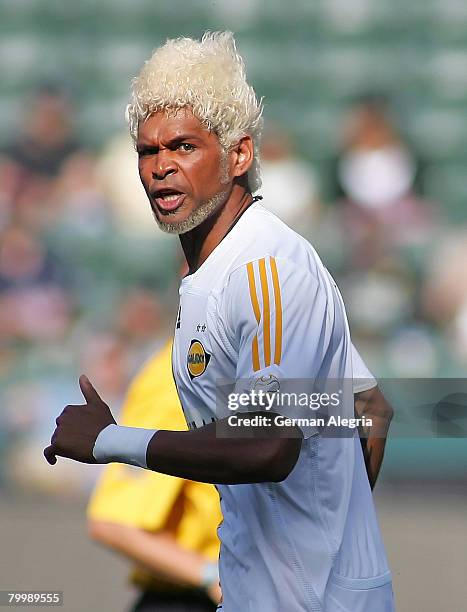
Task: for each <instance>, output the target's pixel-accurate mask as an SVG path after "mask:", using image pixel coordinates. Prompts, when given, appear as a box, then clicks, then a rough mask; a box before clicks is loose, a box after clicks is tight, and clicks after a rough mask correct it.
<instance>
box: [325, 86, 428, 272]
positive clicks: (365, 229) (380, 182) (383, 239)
mask: <svg viewBox="0 0 467 612" xmlns="http://www.w3.org/2000/svg"><path fill="white" fill-rule="evenodd" d="M336 172H337V175H336V180H337V184H338V192H340V193H341V194H342V195H343V198H344V199H343V201H342V202H341V203H340V206H341V209H342V214H343V216H344V223H345V227H346V231H348V232H350V235H349V236H348V238H349V240H350V241H351V244H350V248H351V252H352V262H353V263H354V264H355V265H357V266H360V265H363V266H366V265H372V263H374V261H375V259H377V258H379V257H382V256H385V255H391V254H392V253H393V252H394V249H396V250H397V249H399V248H401V247H404V246H410V245H417V244H424V243H426V242H427V240H428V239H429V238H430V237H431V235H432V231H433V222H434V211H433V208H432V206H431V205H430V204H429V203H428V202H426V201H425V200H423V199H421V197H420V196H419V195H418V194H417V192H416V190H417V181H416V179H417V175H418V174H419V172H420V165H419V162H418V160H417V159H416V158H415V156H414V154H413V153H412V151H411V150H410V148H409V146H408V145H407V143H406V142H404V140H403V139H402V137H401V136H400V134H399V133H398V130H397V128H396V126H395V125H394V123H393V121H392V120H391V118H390V115H389V109H388V106H387V103H386V101H385V100H384V98H382V97H379V96H370V97H365V98H364V99H363V100H362V101H360V102H359V103H357V105H356V106H354V107H352V108H351V109H350V111H349V112H348V114H347V117H346V119H345V122H344V126H343V132H342V138H341V152H340V154H339V156H338V159H337V168H336Z"/></svg>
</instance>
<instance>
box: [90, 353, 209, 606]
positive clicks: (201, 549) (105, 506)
mask: <svg viewBox="0 0 467 612" xmlns="http://www.w3.org/2000/svg"><path fill="white" fill-rule="evenodd" d="M171 348H172V347H171V343H170V342H168V343H167V344H166V346H165V347H164V348H163V349H162V351H161V352H160V353H159V354H157V355H155V356H154V357H153V358H152V359H151V360H150V361H149V362H148V363H147V365H146V366H145V367H144V368H143V369H142V370H141V372H140V373H139V374H138V375H137V377H136V378H135V380H134V381H133V383H132V385H131V387H130V390H129V392H128V396H127V399H126V402H125V405H124V407H123V411H122V422H123V423H125V424H126V425H129V426H135V427H150V428H152V427H157V428H163V429H177V430H183V429H186V424H185V419H184V417H183V412H182V410H181V407H180V402H179V399H178V396H177V391H176V389H175V384H174V381H173V376H172V369H171ZM88 519H89V531H90V534H91V537H92V538H93V539H95V540H97V541H99V542H101V543H102V544H104V545H105V546H107V547H109V548H111V549H113V550H115V551H117V552H119V553H121V554H123V555H124V556H126V557H127V558H128V559H130V560H132V561H133V562H134V565H135V570H134V571H133V574H132V582H133V583H134V584H136V586H138V587H139V588H140V589H141V592H142V594H141V597H140V598H139V600H138V601H137V603H136V605H135V607H134V608H133V610H134V612H152V611H154V612H156V611H157V612H165V611H167V612H168V611H172V612H185V611H187V612H188V611H190V612H198V611H199V612H204V611H211V610H215V609H216V605H215V603H218V601H219V599H220V589H219V585H218V573H217V559H218V554H219V541H218V539H217V535H216V529H217V526H218V524H219V522H220V520H221V514H220V507H219V496H218V494H217V492H216V490H215V488H214V487H213V486H212V485H209V484H205V483H200V482H192V481H189V480H183V479H181V478H175V477H173V476H166V475H165V474H160V473H156V472H150V471H144V472H143V471H141V470H140V469H138V468H135V467H133V466H128V465H123V464H119V463H113V464H111V465H108V466H107V467H106V468H105V471H104V472H103V474H102V477H101V479H100V481H99V482H98V484H97V487H96V489H95V491H94V494H93V496H92V498H91V502H90V504H89V508H88Z"/></svg>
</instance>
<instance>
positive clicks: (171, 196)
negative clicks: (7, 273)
mask: <svg viewBox="0 0 467 612" xmlns="http://www.w3.org/2000/svg"><path fill="white" fill-rule="evenodd" d="M185 196H186V194H185V193H181V192H180V191H175V190H174V189H161V190H159V191H156V192H155V194H154V201H155V202H156V204H157V208H158V209H159V210H160V211H161V212H162V213H170V212H173V211H175V210H176V209H177V208H179V206H181V205H182V203H183V200H184V199H185Z"/></svg>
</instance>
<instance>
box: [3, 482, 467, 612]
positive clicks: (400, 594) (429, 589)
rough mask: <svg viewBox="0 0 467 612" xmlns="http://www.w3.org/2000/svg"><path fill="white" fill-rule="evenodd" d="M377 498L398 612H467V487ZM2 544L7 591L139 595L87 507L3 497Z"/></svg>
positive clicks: (93, 610)
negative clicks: (93, 535)
mask: <svg viewBox="0 0 467 612" xmlns="http://www.w3.org/2000/svg"><path fill="white" fill-rule="evenodd" d="M376 499H377V505H378V512H379V517H380V522H381V527H382V531H383V534H384V538H385V542H386V546H387V550H388V554H389V558H390V562H391V568H392V571H393V575H394V587H395V591H396V600H397V610H398V612H441V611H442V612H465V610H466V609H467V604H466V602H467V582H466V580H465V576H466V575H467V487H466V486H465V483H463V485H462V484H461V483H458V484H452V483H451V484H449V483H448V484H446V483H445V484H429V485H427V484H424V485H423V484H421V483H405V484H404V485H401V484H396V483H388V482H386V483H381V484H380V485H379V486H378V491H377V493H376ZM0 542H1V544H0V567H1V570H0V590H10V589H16V590H19V589H28V590H33V589H37V590H42V591H44V590H61V591H64V602H65V603H64V606H63V608H62V610H64V612H85V611H89V612H123V611H125V610H126V609H127V607H128V604H129V603H130V602H131V601H132V599H133V597H134V593H133V592H132V590H131V589H130V588H129V587H128V586H127V585H126V573H127V568H126V564H125V562H124V561H122V560H120V559H117V558H116V557H115V556H114V555H112V554H110V553H108V552H107V551H105V550H103V549H102V548H99V547H97V546H96V545H95V544H93V543H91V542H89V541H88V539H87V537H86V527H85V520H84V503H83V502H76V501H67V502H65V501H56V500H51V499H50V498H45V497H38V496H25V495H24V494H21V495H19V494H14V493H6V492H5V491H4V492H3V495H2V496H1V498H0ZM14 609H15V610H17V611H18V612H19V611H21V610H24V611H27V610H28V611H30V610H31V609H32V608H26V607H24V608H23V607H15V608H14ZM40 609H41V610H53V609H57V608H50V607H41V608H40ZM59 609H60V608H59ZM258 612H269V611H258ZM284 612H286V611H284Z"/></svg>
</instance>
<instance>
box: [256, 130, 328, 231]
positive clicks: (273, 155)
mask: <svg viewBox="0 0 467 612" xmlns="http://www.w3.org/2000/svg"><path fill="white" fill-rule="evenodd" d="M261 181H262V184H261V188H260V190H259V193H260V194H261V195H262V196H263V204H264V206H266V208H268V209H269V210H271V211H272V212H273V213H274V214H276V215H277V216H278V217H280V218H281V219H282V220H283V221H284V222H285V223H287V225H289V226H290V227H291V228H292V229H294V230H295V231H297V232H298V233H299V234H302V235H304V236H308V235H309V231H310V228H311V227H312V226H313V224H314V223H315V222H316V220H317V218H318V215H319V211H320V202H319V196H318V191H319V189H318V177H317V176H316V174H315V172H314V169H313V166H312V165H311V164H310V163H308V162H305V161H303V160H302V159H300V158H299V157H298V156H297V155H296V154H295V152H294V149H293V145H292V141H291V138H290V136H289V134H288V133H287V131H286V130H285V129H283V128H280V127H278V126H277V125H276V126H273V127H270V128H268V129H267V131H266V132H265V134H264V136H263V139H262V144H261Z"/></svg>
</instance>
